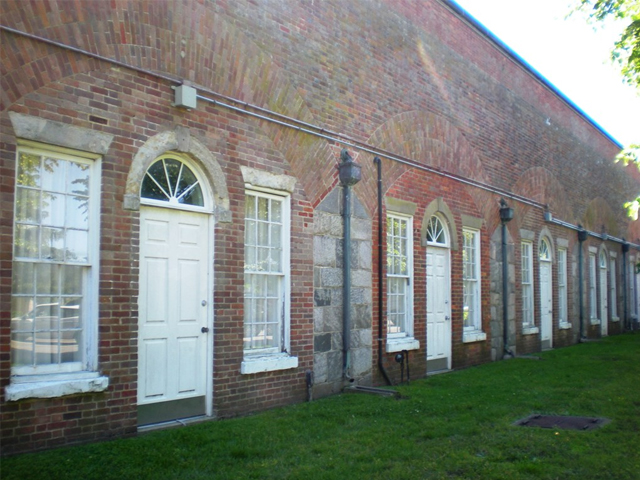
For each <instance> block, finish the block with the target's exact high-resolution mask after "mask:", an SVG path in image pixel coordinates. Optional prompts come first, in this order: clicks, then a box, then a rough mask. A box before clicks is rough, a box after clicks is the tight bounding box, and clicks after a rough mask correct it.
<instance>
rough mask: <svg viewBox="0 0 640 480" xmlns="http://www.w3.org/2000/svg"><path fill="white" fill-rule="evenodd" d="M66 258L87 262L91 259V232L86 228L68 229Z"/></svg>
mask: <svg viewBox="0 0 640 480" xmlns="http://www.w3.org/2000/svg"><path fill="white" fill-rule="evenodd" d="M66 260H67V261H68V262H76V263H86V262H87V261H88V260H89V233H88V232H87V231H84V230H67V248H66Z"/></svg>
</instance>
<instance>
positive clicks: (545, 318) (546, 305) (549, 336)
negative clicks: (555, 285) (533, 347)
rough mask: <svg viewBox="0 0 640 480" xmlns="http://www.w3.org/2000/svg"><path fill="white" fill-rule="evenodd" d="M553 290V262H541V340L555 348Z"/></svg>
mask: <svg viewBox="0 0 640 480" xmlns="http://www.w3.org/2000/svg"><path fill="white" fill-rule="evenodd" d="M552 292H553V290H552V280H551V262H540V340H541V341H543V342H545V341H546V342H548V344H547V345H548V347H549V348H551V347H552V346H553V293H552Z"/></svg>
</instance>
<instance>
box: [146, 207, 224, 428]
mask: <svg viewBox="0 0 640 480" xmlns="http://www.w3.org/2000/svg"><path fill="white" fill-rule="evenodd" d="M208 222H209V217H208V216H207V215H204V214H199V213H194V212H186V211H181V210H172V209H163V208H152V207H142V208H141V210H140V296H139V313H140V318H139V323H140V328H139V381H138V405H140V406H144V405H150V404H156V403H159V402H166V405H167V408H163V409H161V410H162V411H163V413H162V415H163V417H162V418H163V419H166V418H165V417H171V416H172V415H171V412H172V411H173V412H176V415H177V416H176V417H174V418H179V416H181V415H183V413H180V412H183V411H185V410H188V411H189V412H190V415H194V414H195V415H197V414H204V413H205V412H204V410H203V408H204V405H205V402H204V401H197V402H190V405H191V404H193V405H197V410H202V411H194V410H193V408H192V407H191V406H189V408H186V409H185V408H182V407H180V406H179V404H178V403H176V401H178V400H182V399H187V398H193V397H200V396H203V397H204V396H205V395H206V375H207V368H206V365H207V363H208V360H207V351H208V348H207V347H208V343H207V342H211V341H212V339H211V338H209V334H208V333H204V332H203V331H202V330H203V327H209V318H208V312H209V311H211V310H210V309H209V308H208V307H207V305H208V304H209V303H210V294H209V288H208V275H209V272H208V269H209V266H208V264H209V244H210V241H209V227H208ZM185 405H186V404H185ZM155 410H157V408H155ZM147 413H148V412H143V414H142V417H144V418H154V416H153V415H147Z"/></svg>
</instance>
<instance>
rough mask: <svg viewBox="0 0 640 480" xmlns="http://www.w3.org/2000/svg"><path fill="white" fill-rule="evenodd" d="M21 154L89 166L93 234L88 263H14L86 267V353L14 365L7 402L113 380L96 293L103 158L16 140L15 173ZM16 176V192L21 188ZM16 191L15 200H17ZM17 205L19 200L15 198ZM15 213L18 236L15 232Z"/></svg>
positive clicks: (102, 386)
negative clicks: (104, 370)
mask: <svg viewBox="0 0 640 480" xmlns="http://www.w3.org/2000/svg"><path fill="white" fill-rule="evenodd" d="M22 153H31V154H35V155H40V156H49V157H54V158H59V159H61V160H65V161H74V162H77V163H83V164H86V165H89V166H90V169H91V171H90V180H89V181H90V184H89V207H88V214H89V234H88V252H87V253H88V255H87V256H88V260H87V262H86V263H84V262H83V263H68V262H64V261H51V262H48V261H46V260H37V259H24V260H19V259H17V258H14V262H16V261H18V260H19V261H20V262H23V263H33V264H34V265H38V264H56V265H72V266H80V267H84V268H85V272H84V274H83V286H82V289H83V291H82V298H83V304H82V310H81V311H82V318H83V320H82V329H83V336H82V347H83V357H82V358H81V360H80V361H79V362H68V363H61V364H58V365H53V364H52V365H44V366H34V367H27V366H23V367H13V366H12V368H11V383H10V385H9V386H7V388H6V390H5V397H6V400H8V401H14V400H20V399H23V398H53V397H59V396H64V395H68V394H72V393H84V392H98V391H103V390H105V389H106V388H107V387H108V384H109V379H108V378H107V377H104V376H101V375H100V374H99V372H98V371H97V367H98V292H99V278H100V270H99V266H100V196H101V159H102V157H101V156H100V155H97V154H93V153H89V152H85V151H78V150H74V149H70V148H64V147H57V146H53V145H49V144H43V143H40V142H34V141H30V140H22V139H19V140H18V148H17V151H16V175H17V172H18V168H17V166H18V163H19V161H20V155H21V154H22ZM17 183H18V182H17V181H16V187H15V188H16V192H17V188H18V185H17ZM17 198H18V197H17V193H16V200H17ZM14 207H15V202H14ZM16 223H17V222H16V218H15V217H14V222H13V225H14V238H15V235H16V232H15V226H16Z"/></svg>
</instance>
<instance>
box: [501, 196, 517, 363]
mask: <svg viewBox="0 0 640 480" xmlns="http://www.w3.org/2000/svg"><path fill="white" fill-rule="evenodd" d="M512 218H513V208H509V207H508V206H507V202H505V201H504V199H501V200H500V221H501V223H502V322H503V327H504V340H503V343H504V345H503V347H504V354H503V357H502V358H503V359H505V358H508V357H507V355H510V357H515V355H514V354H513V351H512V350H511V349H510V348H509V263H508V261H509V251H508V247H509V245H508V243H507V223H508V222H509V221H510V220H511V219H512Z"/></svg>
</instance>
